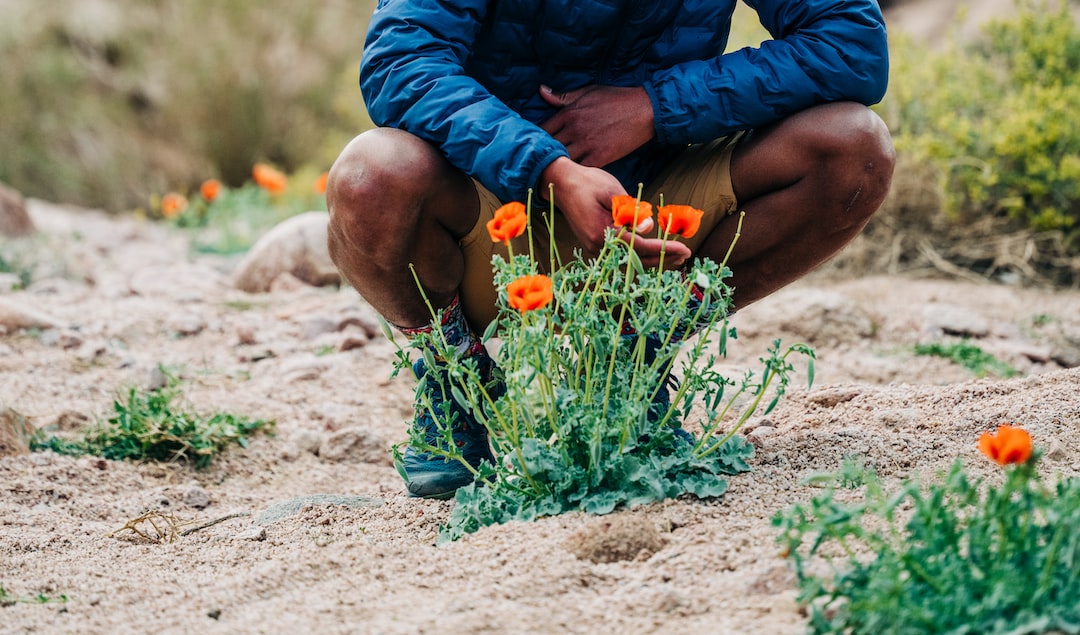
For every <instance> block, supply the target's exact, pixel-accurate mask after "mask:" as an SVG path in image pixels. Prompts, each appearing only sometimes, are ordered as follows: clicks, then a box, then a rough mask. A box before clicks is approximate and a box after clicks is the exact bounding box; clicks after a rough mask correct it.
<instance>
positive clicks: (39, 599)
mask: <svg viewBox="0 0 1080 635" xmlns="http://www.w3.org/2000/svg"><path fill="white" fill-rule="evenodd" d="M67 601H68V596H66V595H64V594H60V595H55V596H53V595H45V594H44V593H36V594H34V595H15V594H13V593H11V592H9V591H8V590H7V589H5V588H4V586H3V585H0V608H3V607H5V606H13V605H15V604H49V603H59V604H66V603H67Z"/></svg>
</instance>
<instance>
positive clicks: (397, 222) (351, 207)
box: [326, 128, 478, 325]
mask: <svg viewBox="0 0 1080 635" xmlns="http://www.w3.org/2000/svg"><path fill="white" fill-rule="evenodd" d="M326 201H327V207H328V209H329V211H330V222H329V226H328V228H327V247H328V249H329V252H330V257H331V260H333V262H334V264H335V265H336V266H337V268H338V270H340V271H341V274H342V276H343V277H344V278H345V279H346V280H347V281H348V282H349V283H350V284H351V285H352V286H353V287H354V288H355V289H356V290H357V291H358V292H360V294H361V295H362V296H364V298H365V299H366V300H367V301H368V302H370V303H371V304H372V306H374V307H375V308H376V310H378V311H379V312H380V313H382V314H383V316H384V317H386V318H387V319H389V320H391V321H392V322H394V323H397V324H409V325H411V324H419V323H422V322H423V321H425V320H426V319H428V318H429V317H430V316H429V312H428V310H427V308H426V304H425V302H424V301H423V298H422V297H421V296H420V295H419V294H418V292H417V291H418V290H417V288H416V280H415V279H414V278H413V272H414V271H415V273H416V275H417V276H418V278H419V280H420V283H421V285H422V286H423V288H424V289H425V291H426V293H427V294H428V299H430V300H431V301H432V302H434V303H436V304H437V305H439V306H442V305H443V304H445V303H446V302H449V301H450V299H451V298H452V297H453V296H454V294H455V293H456V291H457V287H458V285H459V284H460V282H461V276H462V272H463V270H464V264H463V263H464V259H463V254H462V253H461V248H460V246H459V244H458V241H459V240H460V238H462V237H463V236H464V235H465V234H466V233H467V232H468V231H469V230H470V229H471V228H472V227H473V225H474V224H475V222H476V218H477V214H478V203H477V195H476V190H475V188H474V187H473V185H472V181H471V180H470V179H469V178H468V177H466V176H465V175H464V174H463V173H461V172H459V171H457V170H455V169H454V168H453V167H451V166H450V164H449V163H448V162H447V161H446V159H445V158H443V157H442V155H440V154H439V153H438V152H437V151H436V150H435V148H434V147H433V146H431V145H430V144H428V143H426V142H424V141H423V140H421V139H420V138H418V137H415V136H413V135H411V134H409V133H407V132H403V131H400V130H395V129H388V128H379V129H375V130H370V131H368V132H365V133H364V134H362V135H360V136H358V137H356V138H355V139H353V140H352V141H351V142H350V143H349V145H348V146H346V148H345V150H343V151H342V153H341V156H340V157H339V158H338V160H337V161H336V162H335V163H334V165H333V167H332V168H331V169H330V174H329V178H328V179H327V190H326Z"/></svg>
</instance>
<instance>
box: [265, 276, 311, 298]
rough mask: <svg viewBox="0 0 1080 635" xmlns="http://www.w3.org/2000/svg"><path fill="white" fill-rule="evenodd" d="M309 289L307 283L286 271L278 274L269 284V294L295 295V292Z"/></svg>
mask: <svg viewBox="0 0 1080 635" xmlns="http://www.w3.org/2000/svg"><path fill="white" fill-rule="evenodd" d="M310 288H311V286H310V285H308V283H306V282H304V281H303V280H301V279H300V278H297V277H296V276H294V275H292V274H291V273H289V272H288V271H285V272H282V273H280V274H278V275H277V276H276V277H275V278H274V279H273V281H271V282H270V293H296V292H297V291H302V290H304V289H310Z"/></svg>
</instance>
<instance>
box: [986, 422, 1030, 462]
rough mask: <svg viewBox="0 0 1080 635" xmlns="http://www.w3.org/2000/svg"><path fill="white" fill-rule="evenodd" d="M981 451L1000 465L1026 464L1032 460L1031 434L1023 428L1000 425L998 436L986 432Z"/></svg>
mask: <svg viewBox="0 0 1080 635" xmlns="http://www.w3.org/2000/svg"><path fill="white" fill-rule="evenodd" d="M979 450H980V451H981V452H982V453H983V454H985V455H986V456H988V457H990V459H991V460H993V461H995V462H997V463H998V464H999V465H1009V464H1010V463H1017V464H1019V463H1025V462H1027V460H1028V459H1029V458H1031V434H1029V433H1028V431H1027V430H1024V429H1023V428H1017V427H1015V426H1010V425H1004V424H1003V425H999V426H998V429H997V433H996V434H990V433H989V432H984V433H983V434H982V436H981V437H979Z"/></svg>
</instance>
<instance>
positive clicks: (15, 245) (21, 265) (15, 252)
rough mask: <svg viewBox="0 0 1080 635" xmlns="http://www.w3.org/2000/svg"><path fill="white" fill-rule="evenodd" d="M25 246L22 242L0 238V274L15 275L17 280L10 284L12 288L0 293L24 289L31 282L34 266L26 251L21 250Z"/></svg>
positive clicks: (0, 290)
mask: <svg viewBox="0 0 1080 635" xmlns="http://www.w3.org/2000/svg"><path fill="white" fill-rule="evenodd" d="M25 244H27V243H26V241H24V240H11V239H6V238H3V237H0V273H11V274H15V276H16V278H17V279H18V280H17V281H16V282H15V283H13V284H12V288H10V289H0V292H3V291H17V290H19V289H25V288H26V287H28V286H30V283H31V282H32V281H33V279H34V268H35V267H36V264H35V263H34V262H33V259H32V258H30V257H28V254H27V253H25V252H26V249H22V248H21V246H22V245H25Z"/></svg>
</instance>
